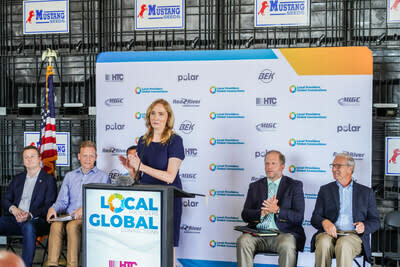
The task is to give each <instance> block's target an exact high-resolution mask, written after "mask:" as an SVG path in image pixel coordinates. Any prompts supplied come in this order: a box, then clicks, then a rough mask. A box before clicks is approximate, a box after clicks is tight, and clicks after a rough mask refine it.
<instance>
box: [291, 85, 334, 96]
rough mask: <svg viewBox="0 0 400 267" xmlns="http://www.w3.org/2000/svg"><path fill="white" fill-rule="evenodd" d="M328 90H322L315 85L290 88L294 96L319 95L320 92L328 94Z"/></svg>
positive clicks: (292, 86)
mask: <svg viewBox="0 0 400 267" xmlns="http://www.w3.org/2000/svg"><path fill="white" fill-rule="evenodd" d="M327 91H328V90H327V89H324V88H321V86H318V85H314V86H310V85H291V86H289V92H290V93H292V94H295V93H318V92H327Z"/></svg>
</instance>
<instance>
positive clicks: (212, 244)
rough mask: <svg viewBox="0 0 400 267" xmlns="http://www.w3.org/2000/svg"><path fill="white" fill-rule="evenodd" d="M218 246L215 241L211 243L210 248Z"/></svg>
mask: <svg viewBox="0 0 400 267" xmlns="http://www.w3.org/2000/svg"><path fill="white" fill-rule="evenodd" d="M216 246H217V242H215V240H211V241H210V247H212V248H215V247H216Z"/></svg>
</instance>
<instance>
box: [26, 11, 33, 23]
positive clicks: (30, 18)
mask: <svg viewBox="0 0 400 267" xmlns="http://www.w3.org/2000/svg"><path fill="white" fill-rule="evenodd" d="M34 16H35V12H34V11H33V10H31V11H29V17H28V19H27V20H26V22H25V24H26V23H30V24H32V18H33V17H34Z"/></svg>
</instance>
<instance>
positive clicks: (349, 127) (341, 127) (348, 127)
mask: <svg viewBox="0 0 400 267" xmlns="http://www.w3.org/2000/svg"><path fill="white" fill-rule="evenodd" d="M360 128H361V125H351V124H350V123H349V124H347V125H338V126H337V128H336V132H337V133H342V132H343V133H349V132H359V131H360Z"/></svg>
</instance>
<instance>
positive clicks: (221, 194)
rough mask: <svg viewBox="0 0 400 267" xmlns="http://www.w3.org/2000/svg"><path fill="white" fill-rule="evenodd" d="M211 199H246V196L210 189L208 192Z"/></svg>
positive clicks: (235, 192)
mask: <svg viewBox="0 0 400 267" xmlns="http://www.w3.org/2000/svg"><path fill="white" fill-rule="evenodd" d="M208 193H209V195H210V197H244V194H241V193H239V192H238V191H233V190H215V189H210V191H209V192H208Z"/></svg>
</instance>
